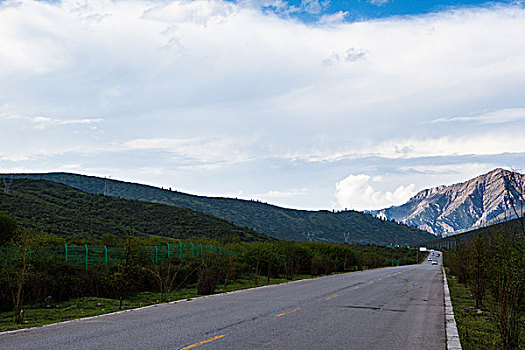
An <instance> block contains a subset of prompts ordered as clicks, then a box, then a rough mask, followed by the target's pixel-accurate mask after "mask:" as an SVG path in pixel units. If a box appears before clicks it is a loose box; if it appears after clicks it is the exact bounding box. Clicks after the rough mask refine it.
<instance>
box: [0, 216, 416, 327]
mask: <svg viewBox="0 0 525 350" xmlns="http://www.w3.org/2000/svg"><path fill="white" fill-rule="evenodd" d="M1 218H3V219H4V221H6V222H7V224H6V225H5V227H7V228H8V229H7V230H4V231H2V232H0V239H2V238H3V241H0V242H2V243H1V244H2V245H4V246H5V245H9V246H11V247H13V246H14V247H17V250H16V251H17V256H16V259H12V258H10V259H11V260H10V261H9V263H2V262H1V261H0V331H2V330H8V329H16V328H21V327H29V326H39V325H43V324H48V323H53V322H59V321H64V320H69V319H74V318H79V317H86V316H93V315H98V314H103V313H108V312H113V311H117V310H123V309H130V308H136V307H141V306H146V305H151V304H156V303H162V302H168V301H174V300H180V299H188V298H194V297H196V296H199V295H207V294H213V293H220V292H226V291H233V290H238V289H244V288H250V287H255V286H261V285H265V284H275V283H282V282H286V281H293V280H297V279H304V278H310V277H316V276H322V275H329V274H333V273H342V272H350V271H358V270H364V269H370V268H377V267H382V266H392V265H404V264H413V263H416V257H417V252H416V251H415V250H412V249H410V248H405V247H401V248H390V247H380V246H360V245H343V244H332V243H323V242H292V241H266V242H242V241H241V240H240V238H239V237H238V236H230V237H223V238H222V239H218V240H198V239H197V240H195V241H193V242H194V244H207V245H213V246H216V247H222V248H223V250H222V252H224V251H225V250H226V249H227V250H228V251H229V252H232V251H233V252H236V254H224V253H222V254H221V253H215V254H208V255H203V256H189V257H186V258H183V259H180V258H179V257H178V256H171V257H169V258H164V259H162V260H159V261H157V263H155V262H154V261H152V260H151V259H150V258H147V257H145V256H144V254H143V252H144V251H145V249H142V248H141V247H144V246H151V245H157V246H162V245H166V244H168V243H170V244H174V243H175V241H174V240H173V239H169V238H162V237H156V238H147V239H142V238H139V237H135V236H132V235H128V236H126V237H117V236H114V235H110V234H106V235H103V236H102V237H101V238H100V239H97V240H93V241H91V242H88V241H85V240H82V243H84V244H88V243H89V244H98V245H100V244H103V245H105V246H106V247H108V246H116V247H122V257H121V259H119V261H118V263H109V264H104V263H101V264H90V265H88V266H87V267H86V265H85V264H82V263H77V264H75V263H73V262H71V261H69V262H66V261H63V260H62V261H57V259H56V257H54V256H52V255H46V254H35V253H34V252H35V251H37V249H36V248H35V247H37V246H40V247H42V246H48V247H49V246H63V245H64V244H68V245H69V244H71V245H73V244H75V243H76V244H78V243H79V242H78V241H67V240H66V239H65V238H64V237H60V236H56V235H52V234H39V233H36V234H35V233H34V232H31V231H29V230H27V229H23V228H19V227H17V226H16V223H14V222H13V220H12V219H10V218H8V217H7V216H5V215H3V216H1V217H0V219H1ZM1 222H2V220H0V223H1ZM13 225H14V226H13ZM31 247H33V248H32V249H31ZM150 251H151V249H150ZM218 251H219V250H215V252H218ZM31 252H33V254H31ZM4 258H5V256H4ZM419 258H420V260H421V259H423V256H419ZM1 259H2V257H1V256H0V260H1ZM4 262H5V261H4Z"/></svg>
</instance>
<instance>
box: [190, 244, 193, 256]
mask: <svg viewBox="0 0 525 350" xmlns="http://www.w3.org/2000/svg"><path fill="white" fill-rule="evenodd" d="M190 243H191V257H192V258H193V243H192V242H190Z"/></svg>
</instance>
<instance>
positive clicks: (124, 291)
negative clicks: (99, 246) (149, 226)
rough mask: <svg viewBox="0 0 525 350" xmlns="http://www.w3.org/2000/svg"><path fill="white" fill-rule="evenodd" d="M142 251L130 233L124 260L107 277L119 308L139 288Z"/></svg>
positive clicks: (106, 280) (125, 246)
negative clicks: (117, 300) (138, 276)
mask: <svg viewBox="0 0 525 350" xmlns="http://www.w3.org/2000/svg"><path fill="white" fill-rule="evenodd" d="M140 251H141V249H140V243H139V242H138V241H137V240H136V239H135V237H133V235H131V234H129V235H128V237H127V238H126V243H125V244H124V252H123V253H124V256H123V259H122V261H121V262H120V264H118V265H117V266H116V270H115V271H114V272H113V273H112V274H111V275H109V276H107V277H106V278H105V283H106V284H107V285H108V287H109V288H111V290H112V291H113V292H114V293H115V295H116V296H117V297H118V299H119V306H118V308H119V310H121V309H122V303H123V301H124V298H125V297H127V296H128V295H130V294H131V293H133V292H134V291H135V290H136V289H137V286H138V283H139V280H138V278H137V275H138V274H139V270H140V269H141V267H140V266H139V261H140Z"/></svg>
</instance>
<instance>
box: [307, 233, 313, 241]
mask: <svg viewBox="0 0 525 350" xmlns="http://www.w3.org/2000/svg"><path fill="white" fill-rule="evenodd" d="M314 235H315V234H314V233H313V232H307V233H306V238H307V239H308V240H309V241H310V242H312V241H313V240H314Z"/></svg>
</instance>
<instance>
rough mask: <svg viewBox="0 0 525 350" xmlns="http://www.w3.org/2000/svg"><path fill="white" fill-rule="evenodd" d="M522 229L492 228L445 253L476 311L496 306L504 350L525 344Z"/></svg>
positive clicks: (524, 245) (510, 225)
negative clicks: (466, 287)
mask: <svg viewBox="0 0 525 350" xmlns="http://www.w3.org/2000/svg"><path fill="white" fill-rule="evenodd" d="M516 224H518V225H516ZM521 227H522V226H521V223H519V222H512V223H508V224H499V225H496V226H494V227H489V228H487V229H485V230H484V231H483V232H482V233H478V234H477V235H476V236H474V237H473V238H472V239H470V240H469V241H467V242H460V241H458V242H456V248H455V249H454V250H452V251H451V252H450V253H448V254H445V265H446V266H448V267H449V271H450V273H451V274H452V275H454V276H456V277H457V279H458V282H459V283H462V284H464V285H466V286H468V288H469V289H470V291H471V293H472V296H473V298H474V299H475V307H476V309H484V307H485V306H486V304H487V303H488V301H490V302H493V303H494V304H495V305H496V310H495V316H496V322H497V325H498V331H499V334H500V336H501V340H502V343H503V344H502V346H503V348H504V349H518V348H520V346H524V345H525V344H524V343H523V341H524V338H525V337H524V336H523V335H524V331H525V326H524V322H523V321H524V318H525V235H524V232H523V231H522V229H521Z"/></svg>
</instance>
